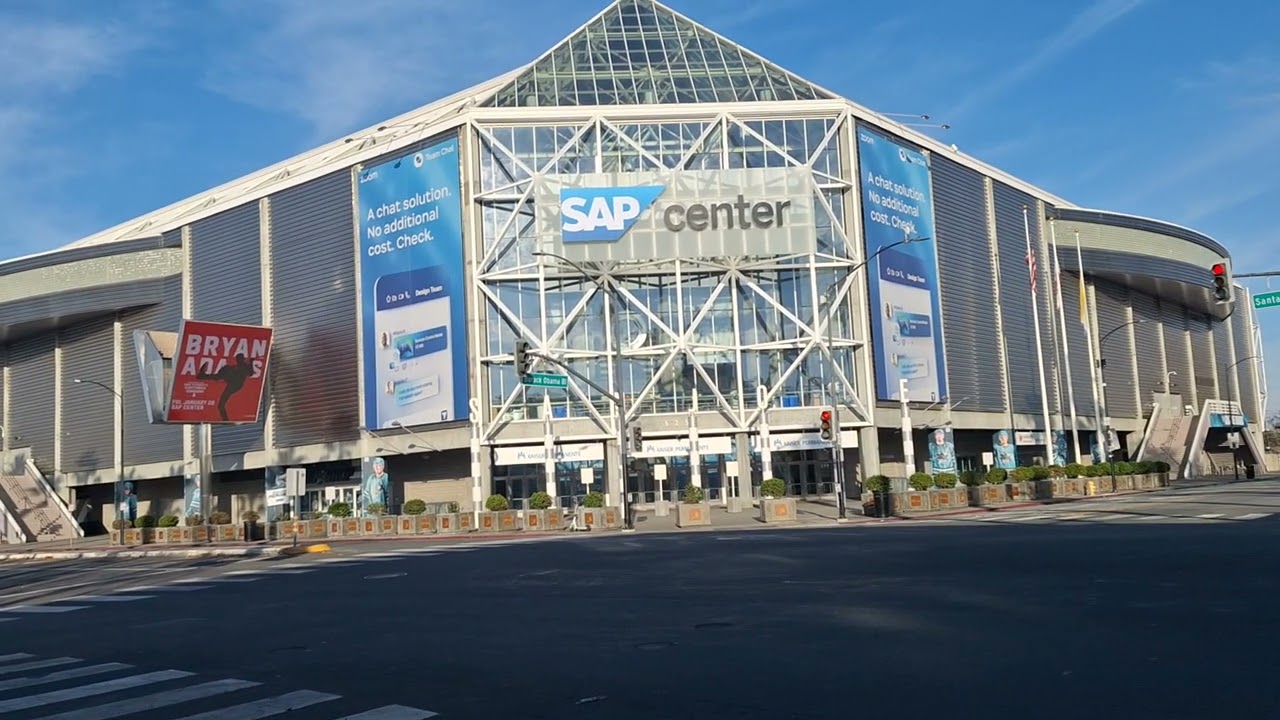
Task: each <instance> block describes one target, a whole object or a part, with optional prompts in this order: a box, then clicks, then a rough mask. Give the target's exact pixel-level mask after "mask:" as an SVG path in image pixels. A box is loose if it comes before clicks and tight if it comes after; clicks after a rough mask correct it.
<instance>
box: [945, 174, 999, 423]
mask: <svg viewBox="0 0 1280 720" xmlns="http://www.w3.org/2000/svg"><path fill="white" fill-rule="evenodd" d="M931 165H932V169H933V209H934V221H935V223H936V225H937V233H938V238H937V248H938V272H939V276H940V278H939V279H940V282H941V285H942V322H943V328H944V331H945V333H946V347H947V384H948V395H949V396H950V397H951V399H952V402H956V401H959V400H961V399H962V398H967V399H965V400H964V409H965V410H990V411H994V412H1004V410H1005V408H1006V406H1005V397H1004V368H1003V367H1002V363H1001V362H1000V342H1001V340H1000V328H999V327H998V326H997V325H996V316H995V311H994V309H993V308H992V298H994V297H995V279H994V278H995V275H994V273H992V267H991V260H992V258H991V242H990V239H989V238H990V236H989V232H988V228H987V206H986V195H987V190H986V183H985V181H984V180H983V177H982V174H981V173H978V172H976V171H974V170H970V169H969V168H966V167H964V166H962V165H960V164H958V163H956V162H953V161H951V160H948V159H947V158H945V157H941V156H938V155H934V156H933V158H932V162H931Z"/></svg>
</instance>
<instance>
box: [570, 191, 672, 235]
mask: <svg viewBox="0 0 1280 720" xmlns="http://www.w3.org/2000/svg"><path fill="white" fill-rule="evenodd" d="M666 189H667V188H666V186H665V185H640V186H636V187H618V188H603V187H595V188H592V187H578V188H562V189H561V190H560V229H561V232H562V234H563V237H564V241H565V242H569V243H576V242H617V241H619V240H621V239H622V236H623V235H626V234H627V231H628V230H630V229H631V226H632V225H635V223H636V219H638V218H639V217H640V216H641V215H643V214H644V212H645V211H646V210H648V209H649V208H650V207H652V206H653V203H654V201H655V200H657V199H658V197H659V196H660V195H662V193H663V191H665V190H666Z"/></svg>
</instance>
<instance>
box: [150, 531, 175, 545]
mask: <svg viewBox="0 0 1280 720" xmlns="http://www.w3.org/2000/svg"><path fill="white" fill-rule="evenodd" d="M174 529H175V528H167V527H162V528H156V529H155V530H152V531H151V537H152V538H154V541H155V543H156V544H157V545H167V544H169V543H170V542H171V541H170V540H169V535H170V533H171V531H173V530H174Z"/></svg>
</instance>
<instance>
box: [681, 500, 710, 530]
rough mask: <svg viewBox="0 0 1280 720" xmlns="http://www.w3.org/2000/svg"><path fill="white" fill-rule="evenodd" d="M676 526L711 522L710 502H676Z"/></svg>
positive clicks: (690, 525) (693, 525)
mask: <svg viewBox="0 0 1280 720" xmlns="http://www.w3.org/2000/svg"><path fill="white" fill-rule="evenodd" d="M676 510H677V512H676V527H696V526H698V525H710V524H711V503H708V502H700V503H685V502H682V503H677V504H676Z"/></svg>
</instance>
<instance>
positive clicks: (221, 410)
mask: <svg viewBox="0 0 1280 720" xmlns="http://www.w3.org/2000/svg"><path fill="white" fill-rule="evenodd" d="M252 376H253V363H251V362H249V358H247V357H245V356H244V353H240V354H238V355H236V362H235V364H234V365H233V364H231V363H227V364H226V365H223V366H222V369H221V370H219V371H218V372H216V373H213V374H209V373H206V372H203V371H201V372H198V373H196V377H197V378H199V379H200V380H220V381H222V382H223V383H225V386H224V387H223V388H222V396H221V397H219V398H218V415H220V416H222V419H223V421H226V420H229V419H230V418H228V417H227V402H228V401H229V400H231V396H232V395H235V394H236V393H238V392H240V389H241V388H243V387H244V384H245V381H246V380H248V379H249V378H250V377H252Z"/></svg>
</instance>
